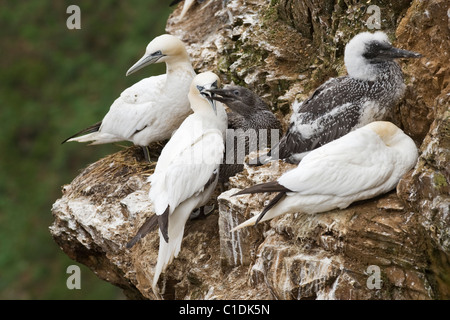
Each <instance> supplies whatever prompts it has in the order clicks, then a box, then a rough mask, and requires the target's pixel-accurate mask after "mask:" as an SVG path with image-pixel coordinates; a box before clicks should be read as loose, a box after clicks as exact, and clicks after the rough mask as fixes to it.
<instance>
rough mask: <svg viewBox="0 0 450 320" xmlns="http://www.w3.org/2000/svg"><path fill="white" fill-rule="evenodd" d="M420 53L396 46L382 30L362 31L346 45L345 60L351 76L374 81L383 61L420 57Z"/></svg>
mask: <svg viewBox="0 0 450 320" xmlns="http://www.w3.org/2000/svg"><path fill="white" fill-rule="evenodd" d="M419 57H421V55H420V54H418V53H415V52H412V51H407V50H402V49H398V48H395V47H393V46H392V45H391V43H390V42H389V39H388V37H387V35H386V34H385V33H384V32H382V31H377V32H374V33H370V32H362V33H359V34H357V35H356V36H355V37H353V39H352V40H350V41H349V43H348V44H347V45H346V47H345V53H344V62H345V66H346V68H347V72H348V74H349V75H350V76H351V77H354V78H358V79H361V80H369V81H373V80H375V79H376V77H377V75H378V72H377V71H378V70H380V68H379V67H380V66H381V65H382V63H384V62H386V61H390V60H393V59H396V58H419Z"/></svg>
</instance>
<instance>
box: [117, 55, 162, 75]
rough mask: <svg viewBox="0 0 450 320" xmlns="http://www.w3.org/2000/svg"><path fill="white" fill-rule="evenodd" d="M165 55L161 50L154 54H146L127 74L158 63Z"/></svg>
mask: <svg viewBox="0 0 450 320" xmlns="http://www.w3.org/2000/svg"><path fill="white" fill-rule="evenodd" d="M164 56H165V55H164V54H162V53H161V51H156V52H154V53H152V54H145V55H144V56H143V57H142V58H141V59H139V61H138V62H136V63H135V64H134V65H133V66H132V67H131V68H130V69H128V71H127V74H126V75H127V76H129V75H130V74H132V73H134V72H136V71H138V70H140V69H142V68H144V67H146V66H148V65H150V64H153V63H156V62H157V61H158V60H159V59H161V58H162V57H164Z"/></svg>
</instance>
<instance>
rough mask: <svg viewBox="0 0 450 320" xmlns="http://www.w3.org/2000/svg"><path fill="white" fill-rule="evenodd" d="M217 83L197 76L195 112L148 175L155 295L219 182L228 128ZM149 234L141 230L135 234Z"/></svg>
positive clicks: (211, 77) (191, 97) (208, 75)
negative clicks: (155, 242) (154, 231)
mask: <svg viewBox="0 0 450 320" xmlns="http://www.w3.org/2000/svg"><path fill="white" fill-rule="evenodd" d="M218 82H219V78H218V77H217V75H215V74H214V73H212V72H205V73H201V74H199V75H197V76H196V77H195V78H194V80H193V81H192V85H191V87H190V91H189V101H190V104H191V108H192V110H193V111H194V113H193V114H191V115H190V116H188V117H187V118H186V119H185V121H183V123H182V124H181V126H180V127H179V128H178V130H177V131H175V133H174V134H173V136H172V137H171V138H170V140H169V141H168V142H167V144H166V145H165V146H164V148H163V150H162V152H161V155H160V156H159V159H158V162H157V165H156V167H155V171H154V173H153V175H152V176H151V177H150V178H149V181H150V182H151V189H150V192H149V197H150V200H151V201H152V203H153V204H154V209H155V213H156V216H157V221H158V225H159V236H160V241H159V253H158V261H157V263H156V268H155V274H154V278H153V291H154V292H155V293H157V290H156V285H157V283H158V279H159V276H160V274H161V272H164V270H165V269H166V268H167V266H168V265H169V264H170V263H171V262H172V260H173V259H174V257H176V256H177V255H178V253H179V252H180V248H181V242H182V239H183V233H184V226H185V224H186V221H187V219H188V218H189V215H190V214H191V212H192V211H193V210H194V209H195V208H199V207H202V206H204V205H205V204H206V203H207V202H208V200H209V198H210V196H211V194H212V193H213V191H214V189H215V187H216V185H217V181H218V177H219V165H220V163H221V162H222V158H223V155H224V149H225V146H224V138H225V130H226V127H227V115H226V112H225V109H224V106H223V105H222V104H221V103H216V101H214V100H212V99H211V95H213V94H212V93H211V92H209V90H211V89H216V88H217V85H218ZM141 229H142V228H141ZM140 231H143V232H146V230H140ZM144 235H145V234H139V232H138V234H137V235H136V237H138V238H137V239H139V238H141V237H142V236H144ZM133 241H134V240H132V242H133Z"/></svg>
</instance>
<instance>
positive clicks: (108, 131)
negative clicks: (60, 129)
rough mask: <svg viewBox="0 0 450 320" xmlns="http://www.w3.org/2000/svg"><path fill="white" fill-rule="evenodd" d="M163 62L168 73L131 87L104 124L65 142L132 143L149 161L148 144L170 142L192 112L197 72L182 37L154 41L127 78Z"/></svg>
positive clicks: (99, 124) (123, 94)
mask: <svg viewBox="0 0 450 320" xmlns="http://www.w3.org/2000/svg"><path fill="white" fill-rule="evenodd" d="M159 62H165V63H166V74H162V75H158V76H153V77H149V78H146V79H143V80H141V81H139V82H137V83H136V84H134V85H133V86H131V87H129V88H128V89H126V90H125V91H123V92H122V94H121V95H120V97H119V98H117V99H116V100H115V101H114V103H113V104H112V105H111V108H110V109H109V112H108V113H107V114H106V115H105V117H104V118H103V120H102V121H101V122H99V123H97V124H95V125H93V126H91V127H89V128H87V129H84V130H82V131H80V132H78V133H77V134H75V135H73V136H72V137H70V138H68V139H66V140H65V141H64V142H66V141H78V142H92V144H103V143H111V142H119V141H131V142H133V143H134V144H135V145H138V146H141V147H143V149H144V154H145V156H146V159H149V154H148V150H147V147H148V145H150V143H152V142H155V141H162V140H166V139H169V138H170V136H171V134H172V132H173V131H175V130H176V129H177V128H178V126H179V125H180V124H181V122H183V120H184V119H185V118H186V117H187V116H188V115H189V114H190V113H191V111H192V110H191V108H190V107H189V101H188V98H187V94H188V92H189V86H190V84H191V82H192V79H193V78H194V76H195V71H194V69H193V68H192V65H191V62H190V59H189V56H188V53H187V51H186V48H185V46H184V44H183V42H181V41H180V40H179V39H178V38H176V37H174V36H172V35H168V34H165V35H161V36H159V37H156V38H155V39H153V40H152V41H151V42H150V43H149V44H148V46H147V49H146V51H145V55H144V56H143V57H142V58H141V59H140V60H139V61H138V62H136V63H135V64H134V65H133V66H132V67H131V68H130V69H129V70H128V71H127V76H128V75H130V74H132V73H134V72H136V71H137V70H139V69H141V68H143V67H145V66H147V65H150V64H153V63H159ZM81 134H84V135H82V136H80V135H81ZM64 142H63V143H64Z"/></svg>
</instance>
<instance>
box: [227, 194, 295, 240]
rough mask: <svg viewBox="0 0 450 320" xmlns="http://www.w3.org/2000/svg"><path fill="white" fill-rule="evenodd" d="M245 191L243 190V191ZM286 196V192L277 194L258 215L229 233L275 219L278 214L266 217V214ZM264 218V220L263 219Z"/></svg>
mask: <svg viewBox="0 0 450 320" xmlns="http://www.w3.org/2000/svg"><path fill="white" fill-rule="evenodd" d="M244 191H245V190H244ZM285 195H286V192H285V191H283V192H280V193H278V194H277V195H276V196H275V197H274V198H273V199H272V200H271V201H270V202H269V204H268V205H267V206H266V207H265V208H264V210H263V211H262V212H261V213H260V214H259V215H255V216H254V217H252V218H250V219H248V220H247V221H244V222H243V223H241V224H240V225H238V226H236V227H234V228H233V229H231V230H230V232H233V231H236V230H239V229H242V228H245V227H248V226H253V225H257V224H258V223H259V222H260V221H265V220H269V219H272V218H273V217H276V216H277V215H279V214H276V213H275V214H269V215H267V216H265V215H266V213H267V212H268V211H269V210H270V209H272V208H273V207H274V206H275V205H276V204H277V203H278V202H279V201H280V200H281V199H283V198H284V196H285ZM264 217H265V218H264Z"/></svg>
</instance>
